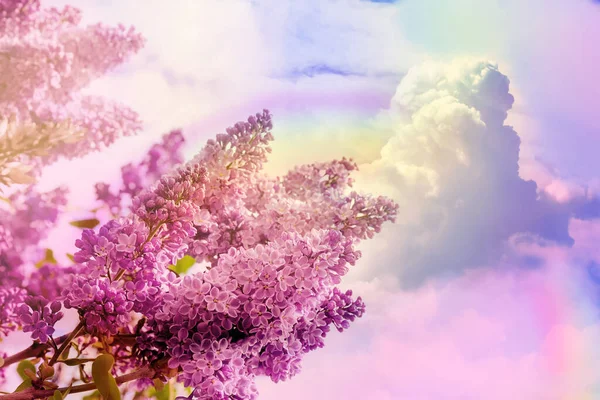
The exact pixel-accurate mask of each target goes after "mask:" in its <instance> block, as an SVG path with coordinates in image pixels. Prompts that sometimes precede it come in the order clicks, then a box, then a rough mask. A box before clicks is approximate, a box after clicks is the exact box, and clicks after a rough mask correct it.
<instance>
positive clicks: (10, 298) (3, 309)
mask: <svg viewBox="0 0 600 400" xmlns="http://www.w3.org/2000/svg"><path fill="white" fill-rule="evenodd" d="M25 295H26V292H25V290H23V289H21V288H18V287H9V286H8V285H6V286H4V287H3V286H0V335H4V336H6V335H8V334H9V333H10V332H12V331H14V330H15V329H16V328H17V327H18V326H19V322H20V321H19V318H18V316H17V308H18V306H19V304H22V303H23V299H24V298H25Z"/></svg>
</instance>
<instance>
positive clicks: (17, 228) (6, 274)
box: [0, 187, 67, 335]
mask: <svg viewBox="0 0 600 400" xmlns="http://www.w3.org/2000/svg"><path fill="white" fill-rule="evenodd" d="M66 193H67V192H66V190H65V189H64V188H57V189H55V190H52V191H50V192H46V193H40V192H38V191H37V190H36V189H35V187H28V188H26V189H25V190H22V191H15V192H14V193H12V194H11V195H10V196H9V197H8V198H7V203H8V204H10V206H9V207H6V208H2V209H0V335H6V334H7V333H8V332H9V331H11V330H14V328H15V327H17V326H20V324H19V321H20V320H19V317H18V315H17V314H16V312H17V308H18V307H17V306H18V305H19V304H21V303H23V301H24V299H25V296H26V295H27V293H28V292H29V293H32V294H41V292H40V291H38V290H36V288H32V290H31V291H29V290H25V287H24V285H23V284H24V282H25V276H24V273H23V268H22V265H23V264H25V263H33V262H37V261H38V259H39V258H41V251H40V249H38V248H37V247H36V245H37V244H38V243H39V241H41V240H42V239H43V238H45V237H46V235H47V233H48V231H49V230H50V229H51V228H52V227H53V226H54V224H55V223H56V221H57V219H58V215H59V213H60V212H61V211H62V210H63V209H64V207H65V205H66ZM30 280H31V279H30ZM46 285H47V287H52V283H51V282H48V283H47V284H46ZM38 289H39V288H38ZM52 298H54V297H52Z"/></svg>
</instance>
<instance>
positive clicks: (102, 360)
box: [92, 354, 121, 400]
mask: <svg viewBox="0 0 600 400" xmlns="http://www.w3.org/2000/svg"><path fill="white" fill-rule="evenodd" d="M114 363H115V359H114V357H113V356H112V355H110V354H101V355H99V356H98V358H96V360H95V361H94V363H93V364H92V378H94V383H96V387H97V388H98V391H99V392H100V394H101V395H102V397H104V399H105V400H121V392H120V391H119V386H118V385H117V381H116V380H115V377H114V376H112V374H111V372H110V370H111V368H112V366H113V365H114Z"/></svg>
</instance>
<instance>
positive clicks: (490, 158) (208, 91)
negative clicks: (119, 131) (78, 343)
mask: <svg viewBox="0 0 600 400" xmlns="http://www.w3.org/2000/svg"><path fill="white" fill-rule="evenodd" d="M65 3H70V4H72V5H74V6H77V7H79V8H81V9H82V10H83V12H84V20H87V22H95V21H98V20H100V21H104V22H107V23H118V22H122V23H124V24H126V25H134V26H136V28H138V30H139V31H141V32H142V33H143V34H144V35H145V36H146V37H147V39H148V42H147V45H146V47H145V49H144V50H143V51H142V52H141V53H140V54H139V55H137V56H136V57H135V58H134V59H132V60H131V61H130V62H129V63H127V64H126V65H124V66H123V67H121V68H120V69H118V70H117V71H114V72H113V73H111V74H110V75H108V76H107V77H105V78H103V79H102V80H100V81H97V82H95V83H94V84H93V86H92V87H90V88H89V91H90V92H94V93H97V94H102V95H105V96H107V97H112V98H116V99H118V100H120V101H122V102H124V103H126V104H128V105H129V106H131V107H132V108H133V109H135V110H137V111H138V112H139V113H140V114H141V116H142V118H143V120H144V122H145V131H144V134H143V135H141V136H138V137H135V138H127V139H122V140H121V141H119V142H118V143H117V144H116V145H115V146H114V147H112V148H111V149H109V150H108V151H106V152H103V153H101V154H94V155H91V156H89V157H86V158H85V159H82V160H77V161H74V162H62V163H59V164H57V165H54V166H52V167H51V168H50V169H49V170H48V171H47V173H46V174H45V176H44V177H43V182H42V183H43V185H47V186H48V187H50V186H55V185H56V184H58V183H63V184H67V185H69V186H70V187H71V188H72V191H73V196H72V198H71V209H72V212H71V214H70V216H71V217H72V216H73V215H77V214H78V213H79V212H81V213H83V211H80V210H83V208H84V207H85V206H86V205H89V202H90V201H91V200H92V196H93V191H92V184H93V182H96V181H98V180H104V181H110V180H115V179H118V177H119V171H120V166H121V165H122V164H124V163H125V162H128V161H131V160H136V159H139V158H140V157H141V155H142V154H143V153H144V152H145V151H146V149H147V148H148V146H149V145H150V144H151V143H152V142H153V141H155V140H156V139H157V138H159V137H160V135H161V134H163V133H165V132H167V131H168V130H170V129H172V128H178V127H181V128H183V129H184V133H185V135H186V138H187V140H188V142H189V148H187V149H186V154H187V155H188V156H191V155H192V154H194V152H195V151H196V150H198V149H199V148H200V146H201V145H202V143H203V142H204V141H205V140H206V139H207V138H209V137H211V136H213V135H214V134H215V133H218V132H220V131H222V130H223V129H224V128H225V127H226V126H228V125H229V124H230V123H232V122H235V121H238V120H240V119H243V118H245V116H246V115H248V114H250V113H253V112H256V111H259V110H262V109H263V108H268V109H270V110H271V111H272V112H273V115H274V122H275V132H274V133H275V137H276V140H275V142H274V146H273V153H272V157H271V160H270V162H269V164H268V166H267V169H268V172H269V173H272V174H280V173H283V172H285V171H286V170H287V169H288V168H290V167H292V166H294V165H296V164H299V163H309V162H314V161H324V160H328V159H333V158H340V157H342V156H349V157H353V158H354V159H355V160H356V161H357V162H358V163H359V165H360V171H359V173H358V174H357V176H356V179H357V188H358V189H359V190H364V191H370V192H374V193H378V194H386V195H389V196H392V197H393V198H394V199H395V200H396V201H397V202H398V203H399V204H400V213H399V216H398V222H397V223H396V224H394V225H389V226H387V227H386V229H385V230H384V232H382V234H381V235H379V236H378V237H377V238H376V239H375V240H373V241H371V242H369V243H365V244H364V245H363V246H362V250H363V253H364V257H363V259H362V260H361V261H360V262H359V263H358V265H357V266H356V267H355V268H354V270H353V271H352V272H351V273H350V274H349V275H348V276H347V278H346V279H345V281H344V283H343V286H345V287H348V288H352V289H354V290H355V292H356V293H359V294H361V295H362V296H363V298H364V299H365V301H366V303H367V307H368V309H367V314H366V315H365V316H364V317H363V318H362V319H361V320H359V321H358V322H356V323H355V324H354V325H353V326H352V327H351V329H349V330H348V331H347V332H346V333H344V334H338V333H337V332H335V333H332V334H331V335H330V336H329V337H328V338H327V340H326V343H327V345H326V347H325V348H324V349H322V350H320V351H317V352H314V353H312V354H309V355H308V356H307V357H306V361H305V364H304V368H303V372H302V374H300V375H299V376H297V377H295V378H294V379H292V380H291V381H289V382H285V383H282V384H278V385H275V384H273V383H271V382H270V381H267V380H261V381H260V382H259V385H260V390H261V393H262V395H261V399H265V400H275V399H368V400H370V399H373V400H391V399H393V400H397V399H407V400H419V399H461V400H463V399H489V400H496V399H498V400H506V399H523V400H530V399H534V400H537V399H540V400H546V399H547V400H553V399H557V400H558V399H560V400H563V399H564V400H566V399H569V400H571V399H573V400H580V399H598V398H600V349H599V347H598V343H599V339H600V315H599V308H598V300H599V297H598V293H599V290H598V289H599V288H600V286H599V285H600V248H599V247H598V242H599V240H600V220H599V219H598V217H600V180H599V179H598V178H599V175H598V171H599V167H600V157H598V149H600V122H599V121H600V119H599V118H598V107H599V105H600V103H599V101H598V98H599V97H600V79H599V78H598V72H597V71H598V65H600V46H599V45H598V39H599V38H600V4H598V3H597V2H594V1H591V0H543V1H542V0H527V1H524V0H452V1H446V0H399V1H382V0H379V1H363V0H360V1H359V0H219V1H217V0H195V1H194V0H189V1H168V2H167V1H155V0H144V1H141V0H113V1H108V0H95V1H87V0H71V1H68V2H66V1H62V0H60V1H58V0H55V1H49V2H47V4H56V5H62V4H65ZM509 80H510V86H509ZM63 222H64V224H63V225H65V226H66V224H67V221H63ZM64 232H65V233H64V234H61V235H53V236H52V237H51V238H50V239H48V240H47V246H48V247H52V248H55V249H65V251H68V250H69V249H70V248H71V247H70V246H71V243H73V240H72V239H74V237H75V235H76V234H77V232H73V230H68V229H67V228H65V229H64ZM57 252H58V251H57Z"/></svg>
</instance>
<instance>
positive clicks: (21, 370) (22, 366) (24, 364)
mask: <svg viewBox="0 0 600 400" xmlns="http://www.w3.org/2000/svg"><path fill="white" fill-rule="evenodd" d="M27 369H28V370H30V371H31V372H33V374H34V375H35V365H33V363H32V362H31V361H29V360H23V361H21V362H20V363H19V365H17V373H18V374H19V376H20V377H21V379H23V380H26V379H30V377H29V375H27V374H26V373H25V370H27Z"/></svg>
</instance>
